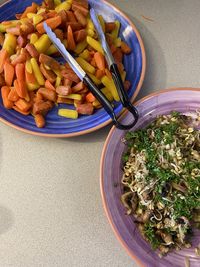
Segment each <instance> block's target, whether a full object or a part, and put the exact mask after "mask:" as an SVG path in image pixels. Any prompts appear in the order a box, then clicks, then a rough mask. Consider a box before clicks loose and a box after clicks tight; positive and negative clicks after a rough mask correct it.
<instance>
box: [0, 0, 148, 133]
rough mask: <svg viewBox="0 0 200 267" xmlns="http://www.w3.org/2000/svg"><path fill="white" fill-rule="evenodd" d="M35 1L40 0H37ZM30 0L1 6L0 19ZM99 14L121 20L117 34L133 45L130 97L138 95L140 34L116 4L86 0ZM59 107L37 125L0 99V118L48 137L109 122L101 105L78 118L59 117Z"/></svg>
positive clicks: (141, 57)
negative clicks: (87, 114) (43, 125)
mask: <svg viewBox="0 0 200 267" xmlns="http://www.w3.org/2000/svg"><path fill="white" fill-rule="evenodd" d="M35 2H37V3H41V1H38V0H36V1H35ZM31 3H32V1H29V0H24V1H21V0H11V1H8V2H6V3H5V4H3V5H2V6H1V8H0V21H4V20H10V19H14V18H15V14H16V13H21V12H23V10H24V9H25V8H26V7H27V6H29V5H31ZM89 3H90V5H91V6H93V7H94V8H95V10H96V12H97V13H98V14H101V15H102V16H103V17H104V19H105V20H106V21H114V20H119V21H120V23H121V29H120V37H121V38H122V39H123V40H125V41H126V42H127V43H128V45H129V46H130V47H131V49H132V51H133V52H132V53H131V54H130V55H128V56H125V59H124V66H125V69H126V71H127V79H128V80H129V81H130V82H131V85H132V86H131V89H130V90H129V97H130V99H131V100H132V101H133V100H134V98H135V97H136V96H137V94H138V92H139V90H140V88H141V85H142V82H143V79H144V75H145V69H146V57H145V50H144V45H143V42H142V39H141V37H140V34H139V33H138V31H137V29H136V27H135V26H134V25H133V23H132V22H131V21H130V20H129V19H128V18H127V17H126V16H125V15H124V14H123V13H122V12H121V11H120V10H119V9H117V8H116V7H114V6H113V5H111V4H110V3H108V2H106V1H104V0H98V1H96V0H89ZM63 107H65V108H66V105H59V108H63ZM115 112H116V113H117V114H119V113H121V112H122V105H121V104H119V103H116V105H115ZM57 114H58V107H55V108H54V109H53V110H52V111H50V112H49V113H48V115H47V117H46V126H45V128H42V129H39V128H37V127H36V126H35V122H34V119H33V117H32V116H31V115H30V116H23V115H21V114H19V113H18V112H16V111H14V110H7V109H5V108H4V107H3V104H2V99H0V120H1V121H2V122H4V123H6V124H8V125H10V126H12V127H14V128H17V129H18V130H21V131H24V132H27V133H30V134H35V135H40V136H48V137H70V136H76V135H82V134H86V133H89V132H92V131H95V130H97V129H100V128H102V127H104V126H105V125H107V124H109V123H110V122H111V120H110V117H109V115H108V114H107V113H106V111H104V109H99V110H97V111H95V113H94V114H93V115H91V116H80V117H79V118H78V119H77V120H71V119H65V118H62V117H59V116H58V115H57Z"/></svg>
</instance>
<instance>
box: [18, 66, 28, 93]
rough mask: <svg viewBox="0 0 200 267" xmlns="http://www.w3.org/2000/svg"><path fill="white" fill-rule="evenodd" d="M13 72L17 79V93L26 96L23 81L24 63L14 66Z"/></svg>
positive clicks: (24, 82)
mask: <svg viewBox="0 0 200 267" xmlns="http://www.w3.org/2000/svg"><path fill="white" fill-rule="evenodd" d="M15 72H16V76H17V81H18V88H16V90H17V93H18V95H19V96H20V97H21V98H25V97H26V96H27V93H28V92H27V86H26V81H25V65H24V64H22V63H20V64H17V65H16V67H15Z"/></svg>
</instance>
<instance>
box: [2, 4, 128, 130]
mask: <svg viewBox="0 0 200 267" xmlns="http://www.w3.org/2000/svg"><path fill="white" fill-rule="evenodd" d="M99 20H100V22H101V25H102V28H103V30H104V32H105V34H106V39H107V41H108V44H109V46H110V48H111V51H112V54H113V56H114V59H115V61H116V63H117V65H118V68H119V70H120V73H121V76H122V80H123V82H124V86H125V88H126V90H128V89H129V88H130V82H129V81H127V80H126V71H125V70H124V66H123V63H122V62H123V57H124V55H125V54H129V53H131V49H130V48H129V46H128V45H127V44H126V43H125V42H124V41H122V40H121V38H119V37H118V36H119V29H120V23H119V21H114V22H105V21H104V19H103V17H102V16H99ZM44 21H45V22H46V23H47V24H48V26H49V27H50V28H51V29H52V30H53V31H54V32H55V34H56V36H57V37H58V38H60V39H61V41H62V43H63V44H64V45H65V47H66V48H67V49H68V50H69V51H70V52H73V54H74V55H75V57H76V60H77V62H78V63H79V64H80V65H81V66H82V68H83V69H84V70H85V71H86V72H87V74H88V75H89V76H90V78H91V79H92V80H93V82H94V83H95V84H96V85H97V86H98V87H99V90H101V91H102V92H103V93H104V94H105V96H106V97H107V98H108V100H109V101H113V100H115V101H119V96H118V93H117V90H116V87H115V85H114V82H113V80H112V75H111V73H110V72H109V70H108V68H107V63H106V60H105V56H104V52H103V50H102V47H101V44H100V42H99V41H98V38H97V34H96V32H95V28H94V25H93V23H92V21H91V19H90V16H89V6H88V2H87V0H67V1H64V2H61V1H60V0H44V1H43V2H42V4H41V5H38V4H36V3H34V2H33V3H32V5H31V6H29V7H27V8H26V9H25V11H24V12H23V13H22V14H16V20H10V21H3V22H1V23H0V45H1V47H2V49H1V50H0V87H1V96H2V100H3V105H4V107H5V108H7V109H14V110H15V111H17V112H19V113H21V114H23V115H26V116H27V115H29V114H32V115H33V116H34V118H35V122H36V125H37V127H44V126H45V116H46V114H47V113H48V111H49V110H51V109H52V108H53V107H54V105H55V104H56V105H57V104H70V105H73V106H74V109H71V108H70V109H68V108H66V109H59V111H58V114H59V115H60V116H64V117H67V118H72V119H76V118H78V115H79V114H83V115H91V114H93V112H94V110H95V109H98V108H101V104H100V103H99V102H98V101H97V100H96V99H95V97H94V96H93V95H92V93H91V92H89V91H88V88H87V87H86V86H85V85H84V84H83V82H81V81H80V80H79V78H78V76H77V75H76V74H75V73H74V72H73V70H72V69H71V68H70V66H69V65H68V64H67V63H66V64H60V63H59V62H58V61H56V58H57V57H59V56H60V54H59V52H58V51H57V49H56V47H55V46H54V45H53V44H52V43H51V41H50V39H49V38H48V36H47V34H46V33H45V30H44V28H43V22H44Z"/></svg>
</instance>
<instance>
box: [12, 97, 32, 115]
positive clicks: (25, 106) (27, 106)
mask: <svg viewBox="0 0 200 267" xmlns="http://www.w3.org/2000/svg"><path fill="white" fill-rule="evenodd" d="M15 106H16V107H18V108H19V109H20V110H21V111H25V112H26V111H28V110H29V109H30V108H31V106H32V105H31V103H28V102H27V101H26V100H24V99H22V98H20V99H19V100H17V101H16V102H15Z"/></svg>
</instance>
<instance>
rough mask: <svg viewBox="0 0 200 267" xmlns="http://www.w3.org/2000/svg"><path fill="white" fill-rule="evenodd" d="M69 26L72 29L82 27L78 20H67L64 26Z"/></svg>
mask: <svg viewBox="0 0 200 267" xmlns="http://www.w3.org/2000/svg"><path fill="white" fill-rule="evenodd" d="M69 26H70V27H71V28H72V30H73V31H79V30H81V29H82V28H83V26H82V25H81V24H80V23H79V22H67V23H66V27H67V28H68V27H69Z"/></svg>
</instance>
